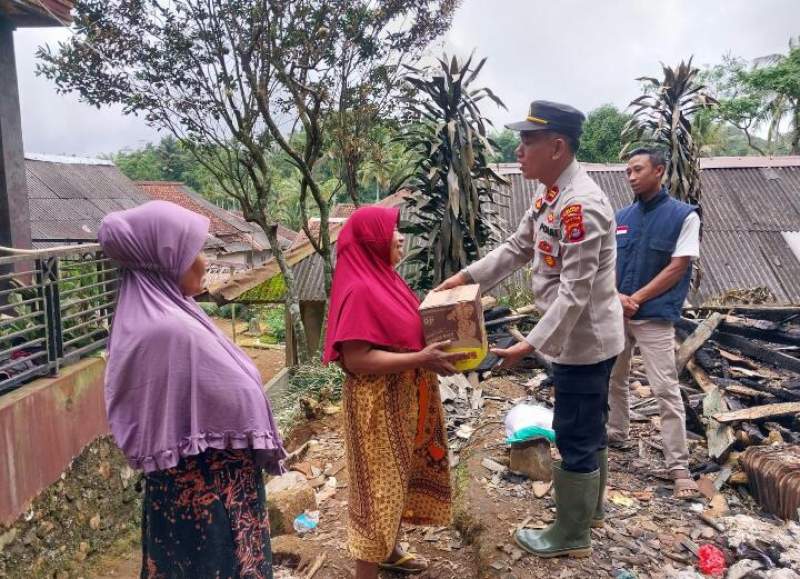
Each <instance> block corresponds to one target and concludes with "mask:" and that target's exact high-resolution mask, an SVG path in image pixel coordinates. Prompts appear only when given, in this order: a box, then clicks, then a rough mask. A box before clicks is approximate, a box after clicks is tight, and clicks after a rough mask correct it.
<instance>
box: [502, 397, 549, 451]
mask: <svg viewBox="0 0 800 579" xmlns="http://www.w3.org/2000/svg"><path fill="white" fill-rule="evenodd" d="M505 424H506V437H507V438H506V442H507V443H508V444H514V443H519V442H524V441H526V440H531V439H534V438H546V439H547V440H549V441H550V442H555V440H556V433H555V432H554V431H553V411H552V410H550V409H549V408H545V407H544V406H537V405H536V404H517V405H516V406H514V408H512V409H511V410H509V411H508V414H506V419H505Z"/></svg>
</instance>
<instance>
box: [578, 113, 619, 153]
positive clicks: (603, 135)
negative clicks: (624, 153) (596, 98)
mask: <svg viewBox="0 0 800 579" xmlns="http://www.w3.org/2000/svg"><path fill="white" fill-rule="evenodd" d="M630 118H631V117H630V115H626V114H624V113H622V112H620V111H619V110H618V109H617V107H615V106H614V105H610V104H607V105H603V106H601V107H598V108H596V109H594V110H593V111H592V112H590V113H589V114H588V115H587V117H586V122H585V123H584V124H583V134H582V135H581V144H580V148H579V149H578V160H580V161H586V162H589V163H616V162H619V158H620V157H619V154H620V151H621V150H622V129H624V128H625V124H626V123H627V122H628V121H629V120H630Z"/></svg>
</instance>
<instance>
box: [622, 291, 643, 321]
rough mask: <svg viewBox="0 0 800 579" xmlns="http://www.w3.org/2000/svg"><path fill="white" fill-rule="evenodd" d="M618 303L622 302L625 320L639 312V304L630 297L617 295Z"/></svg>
mask: <svg viewBox="0 0 800 579" xmlns="http://www.w3.org/2000/svg"><path fill="white" fill-rule="evenodd" d="M619 301H620V302H622V311H623V313H624V315H625V317H626V318H629V319H630V318H632V317H633V316H635V315H636V312H638V311H639V304H638V303H636V301H635V300H634V299H633V298H632V297H631V296H626V295H625V294H619Z"/></svg>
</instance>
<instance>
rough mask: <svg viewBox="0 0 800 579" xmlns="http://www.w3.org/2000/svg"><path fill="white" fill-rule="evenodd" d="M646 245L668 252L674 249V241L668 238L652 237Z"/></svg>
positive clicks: (654, 249) (655, 249)
mask: <svg viewBox="0 0 800 579" xmlns="http://www.w3.org/2000/svg"><path fill="white" fill-rule="evenodd" d="M648 246H649V247H650V249H651V250H653V251H662V252H666V253H669V254H672V252H673V251H675V242H674V241H672V240H670V239H659V238H653V239H651V240H650V242H649V243H648Z"/></svg>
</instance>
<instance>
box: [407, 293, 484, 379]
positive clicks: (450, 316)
mask: <svg viewBox="0 0 800 579" xmlns="http://www.w3.org/2000/svg"><path fill="white" fill-rule="evenodd" d="M419 313H420V316H421V317H422V324H423V327H424V329H425V341H426V342H427V343H428V344H433V343H435V342H447V341H449V342H451V345H450V347H449V348H447V351H448V352H468V353H469V354H470V357H469V358H467V359H466V360H460V361H459V362H456V363H455V364H454V365H455V367H456V369H457V370H458V371H459V372H467V371H469V370H474V369H475V368H477V367H478V366H480V364H481V362H483V359H484V358H485V357H486V354H487V353H488V351H489V343H488V340H487V337H486V327H485V326H484V323H483V308H482V307H481V291H480V286H479V285H477V284H471V285H464V286H460V287H457V288H453V289H450V290H445V291H441V292H430V293H429V294H428V295H427V296H426V297H425V300H424V301H423V302H422V304H420V306H419Z"/></svg>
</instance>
